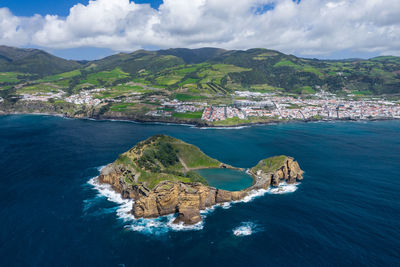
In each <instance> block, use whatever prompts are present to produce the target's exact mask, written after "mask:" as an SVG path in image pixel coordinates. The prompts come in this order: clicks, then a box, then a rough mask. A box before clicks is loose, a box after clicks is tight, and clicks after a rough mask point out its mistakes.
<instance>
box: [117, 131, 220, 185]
mask: <svg viewBox="0 0 400 267" xmlns="http://www.w3.org/2000/svg"><path fill="white" fill-rule="evenodd" d="M113 164H114V165H122V166H124V167H125V168H126V169H127V170H129V171H128V172H126V174H125V182H127V183H130V184H140V183H143V184H144V185H146V187H148V188H154V186H156V185H157V184H158V183H159V182H161V181H164V180H179V181H182V182H201V183H203V184H207V181H206V180H205V179H204V178H203V177H201V176H200V175H199V174H198V173H197V172H194V171H193V170H194V169H201V168H212V167H219V166H220V165H221V163H220V162H219V161H218V160H216V159H212V158H210V157H208V156H207V155H205V154H204V153H203V152H202V151H201V150H200V149H199V148H198V147H196V146H194V145H191V144H188V143H185V142H183V141H181V140H179V139H176V138H173V137H170V136H166V135H156V136H153V137H150V138H149V139H147V140H145V141H142V142H139V143H138V144H137V145H136V146H134V147H133V148H132V149H130V150H129V151H127V152H125V153H123V154H121V155H120V156H119V157H118V159H117V160H116V161H115V162H114V163H113Z"/></svg>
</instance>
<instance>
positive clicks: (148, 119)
mask: <svg viewBox="0 0 400 267" xmlns="http://www.w3.org/2000/svg"><path fill="white" fill-rule="evenodd" d="M7 115H43V116H55V117H62V118H67V119H83V120H93V121H119V122H130V123H143V124H166V125H178V126H189V127H196V128H199V129H238V128H242V127H252V126H263V125H276V124H289V123H318V122H369V121H391V120H400V118H393V117H382V118H369V119H352V118H339V119H309V120H287V119H282V120H270V121H265V122H254V123H251V122H250V123H238V124H231V125H214V124H211V123H207V122H203V121H196V120H179V119H178V120H168V119H165V118H158V117H140V118H133V117H129V116H115V117H113V116H101V115H100V116H99V115H96V116H81V115H69V114H68V113H64V114H63V113H56V112H21V111H3V110H0V116H7Z"/></svg>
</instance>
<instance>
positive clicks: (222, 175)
mask: <svg viewBox="0 0 400 267" xmlns="http://www.w3.org/2000/svg"><path fill="white" fill-rule="evenodd" d="M197 172H198V173H199V174H200V175H201V176H203V177H204V178H205V179H206V180H207V181H208V184H209V185H210V186H213V187H215V188H219V189H224V190H230V191H239V190H242V189H245V188H247V187H249V186H251V184H252V183H253V179H252V178H251V176H250V175H249V174H247V173H246V172H244V171H238V170H232V169H202V170H197Z"/></svg>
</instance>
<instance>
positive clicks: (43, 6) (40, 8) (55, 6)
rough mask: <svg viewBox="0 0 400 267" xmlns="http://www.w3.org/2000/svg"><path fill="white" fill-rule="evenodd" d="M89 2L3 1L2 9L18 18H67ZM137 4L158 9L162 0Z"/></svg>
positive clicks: (144, 0)
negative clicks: (4, 8)
mask: <svg viewBox="0 0 400 267" xmlns="http://www.w3.org/2000/svg"><path fill="white" fill-rule="evenodd" d="M88 2H89V0H1V1H0V7H8V8H9V9H10V10H11V11H12V12H13V13H14V14H15V15H17V16H32V15H34V14H40V15H47V14H51V15H59V16H67V15H68V13H69V9H70V8H71V7H72V6H74V5H76V4H78V3H81V4H84V5H87V4H88ZM134 2H135V3H139V4H144V3H145V4H150V5H151V6H152V7H153V8H158V7H159V6H160V4H161V3H162V0H136V1H134Z"/></svg>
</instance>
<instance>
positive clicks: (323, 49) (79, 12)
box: [0, 0, 400, 60]
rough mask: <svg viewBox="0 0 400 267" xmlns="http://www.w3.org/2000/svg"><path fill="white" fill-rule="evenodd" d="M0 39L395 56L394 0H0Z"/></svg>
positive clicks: (53, 45) (398, 5)
mask: <svg viewBox="0 0 400 267" xmlns="http://www.w3.org/2000/svg"><path fill="white" fill-rule="evenodd" d="M0 45H9V46H17V47H32V48H39V49H43V50H46V51H48V52H50V53H53V54H55V55H57V56H61V57H64V58H69V59H89V60H90V59H97V58H101V57H104V56H108V55H110V54H114V53H119V52H132V51H134V50H138V49H152V50H154V49H166V48H175V47H187V48H199V47H219V48H225V49H249V48H258V47H261V48H268V49H274V50H279V51H281V52H284V53H287V54H294V55H296V56H302V57H311V58H329V59H335V58H337V59H339V58H369V57H373V56H379V55H397V56H400V1H399V0H164V1H163V0H135V1H129V0H56V1H54V0H34V1H32V0H0Z"/></svg>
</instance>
